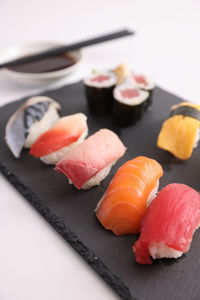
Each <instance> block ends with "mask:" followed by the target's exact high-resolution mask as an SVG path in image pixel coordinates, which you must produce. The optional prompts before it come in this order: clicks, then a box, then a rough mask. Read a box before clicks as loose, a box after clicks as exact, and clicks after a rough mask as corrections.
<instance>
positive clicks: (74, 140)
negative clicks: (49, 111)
mask: <svg viewBox="0 0 200 300" xmlns="http://www.w3.org/2000/svg"><path fill="white" fill-rule="evenodd" d="M87 134H88V127H87V117H86V116H85V115H84V114H82V113H77V114H73V115H69V116H66V117H63V118H60V119H59V120H58V121H57V122H56V123H55V124H54V126H53V127H51V128H50V129H49V130H47V131H46V132H45V133H43V134H42V135H40V137H39V138H38V139H37V140H36V142H35V143H34V144H33V145H32V146H31V149H30V154H31V155H33V156H34V157H37V158H40V159H41V160H42V161H43V162H44V163H46V164H56V163H57V162H58V161H59V160H60V159H61V158H62V157H63V156H64V155H65V154H66V153H67V152H68V151H69V150H72V149H74V148H75V147H76V146H77V145H78V144H80V143H81V142H82V141H83V140H84V139H85V137H86V136H87Z"/></svg>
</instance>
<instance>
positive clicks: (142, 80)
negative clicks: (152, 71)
mask: <svg viewBox="0 0 200 300" xmlns="http://www.w3.org/2000/svg"><path fill="white" fill-rule="evenodd" d="M132 78H133V82H134V83H135V85H137V86H138V88H140V89H141V90H144V91H148V92H149V98H148V100H147V101H146V104H147V107H148V106H149V105H150V104H151V103H152V97H153V90H154V88H155V82H154V80H153V79H152V78H150V77H148V76H145V75H141V74H133V75H132Z"/></svg>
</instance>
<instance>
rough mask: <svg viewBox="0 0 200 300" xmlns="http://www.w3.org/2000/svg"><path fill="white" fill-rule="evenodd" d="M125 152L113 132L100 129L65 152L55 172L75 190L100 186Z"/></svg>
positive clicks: (124, 148)
mask: <svg viewBox="0 0 200 300" xmlns="http://www.w3.org/2000/svg"><path fill="white" fill-rule="evenodd" d="M125 151H126V147H125V146H124V145H123V143H122V142H121V141H120V139H119V138H118V136H117V135H116V134H115V133H114V132H112V131H111V130H108V129H101V130H99V131H97V132H96V133H95V134H93V135H91V136H90V137H89V138H87V139H86V140H85V141H84V142H83V143H81V144H80V145H78V146H77V147H76V148H75V149H74V150H73V151H69V152H67V153H66V155H65V156H64V157H63V158H62V159H61V160H60V161H59V162H58V163H57V164H56V167H55V170H56V171H57V172H59V173H63V174H64V175H66V176H67V177H68V179H69V180H70V181H71V182H72V183H73V185H74V186H75V187H76V188H77V189H81V188H82V189H89V188H91V187H93V186H95V185H99V184H100V182H101V181H102V180H103V179H104V178H105V177H106V176H107V175H108V174H109V172H110V169H111V167H112V165H114V164H115V162H116V161H117V160H118V159H119V158H120V157H121V156H123V155H124V153H125Z"/></svg>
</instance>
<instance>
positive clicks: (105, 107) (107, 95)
mask: <svg viewBox="0 0 200 300" xmlns="http://www.w3.org/2000/svg"><path fill="white" fill-rule="evenodd" d="M116 83H117V77H116V75H115V74H114V73H113V72H98V73H95V74H92V75H91V76H89V77H87V78H85V80H84V86H85V92H86V97H87V103H88V107H89V109H90V111H91V112H93V113H95V114H98V115H104V114H109V113H110V112H111V110H112V105H113V89H114V87H115V85H116Z"/></svg>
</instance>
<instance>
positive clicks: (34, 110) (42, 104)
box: [5, 96, 61, 158]
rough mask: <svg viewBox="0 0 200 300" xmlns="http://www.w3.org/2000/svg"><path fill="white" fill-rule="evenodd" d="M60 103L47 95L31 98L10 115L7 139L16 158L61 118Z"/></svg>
mask: <svg viewBox="0 0 200 300" xmlns="http://www.w3.org/2000/svg"><path fill="white" fill-rule="evenodd" d="M60 108H61V107H60V104H59V103H57V102H56V101H54V100H53V99H51V98H49V97H45V96H37V97H32V98H29V99H28V100H27V101H26V102H25V103H24V104H23V105H22V106H20V107H19V108H18V109H17V111H16V112H15V113H14V114H13V115H12V116H11V117H10V119H9V120H8V123H7V125H6V132H5V140H6V143H7V145H8V147H9V149H10V150H11V152H12V153H13V155H14V156H15V157H16V158H19V157H20V154H21V151H22V149H23V147H24V148H30V147H31V145H32V144H33V143H34V142H35V141H36V140H37V138H38V137H39V136H40V135H41V134H42V133H44V132H45V131H46V130H48V129H49V128H50V127H52V126H53V125H54V124H55V123H56V121H57V120H58V119H59V118H60V115H59V111H60Z"/></svg>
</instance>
